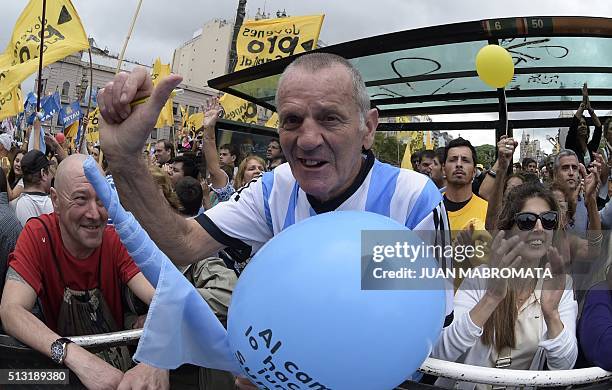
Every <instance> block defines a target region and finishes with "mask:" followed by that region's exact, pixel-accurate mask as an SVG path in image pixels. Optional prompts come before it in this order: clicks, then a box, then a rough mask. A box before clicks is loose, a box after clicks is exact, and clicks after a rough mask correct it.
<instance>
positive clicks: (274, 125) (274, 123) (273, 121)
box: [266, 113, 278, 129]
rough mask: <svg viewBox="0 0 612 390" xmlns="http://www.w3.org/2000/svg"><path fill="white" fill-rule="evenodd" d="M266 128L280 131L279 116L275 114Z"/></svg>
mask: <svg viewBox="0 0 612 390" xmlns="http://www.w3.org/2000/svg"><path fill="white" fill-rule="evenodd" d="M266 127H271V128H273V129H278V114H277V113H274V114H272V116H271V117H270V119H268V121H267V122H266Z"/></svg>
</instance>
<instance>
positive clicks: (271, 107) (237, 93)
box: [223, 88, 582, 111]
mask: <svg viewBox="0 0 612 390" xmlns="http://www.w3.org/2000/svg"><path fill="white" fill-rule="evenodd" d="M223 92H227V93H229V94H230V95H234V96H236V97H239V98H241V99H244V100H247V101H249V102H253V103H255V104H257V105H258V106H261V107H263V108H267V109H268V110H272V111H276V107H275V106H274V105H272V104H270V103H266V102H265V101H263V100H260V99H255V98H254V97H252V96H249V95H247V94H245V93H242V92H240V91H236V90H235V89H232V88H227V89H224V90H223ZM580 93H582V92H580Z"/></svg>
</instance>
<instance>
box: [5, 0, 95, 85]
mask: <svg viewBox="0 0 612 390" xmlns="http://www.w3.org/2000/svg"><path fill="white" fill-rule="evenodd" d="M42 6H43V0H30V2H29V3H28V5H27V6H26V8H25V9H24V10H23V11H22V13H21V15H20V16H19V19H18V20H17V23H15V27H14V29H13V35H12V36H11V40H10V42H9V44H8V46H7V48H6V50H5V52H4V55H3V56H2V57H4V56H7V57H6V58H3V59H0V80H2V82H1V83H0V95H3V94H6V93H8V92H9V91H11V90H12V89H13V88H15V87H17V86H18V85H19V84H20V83H21V82H22V81H23V80H25V79H26V78H28V77H29V76H30V75H31V74H32V73H34V72H35V71H36V70H37V69H38V62H39V60H38V57H39V53H40V41H41V40H40V30H41V26H42ZM45 19H46V23H45V29H44V35H43V36H44V46H43V66H46V65H49V64H52V63H54V62H56V61H58V60H60V59H62V58H65V57H67V56H69V55H70V54H72V53H75V52H77V51H80V50H85V49H87V48H88V47H89V40H88V39H87V34H86V33H85V30H84V29H83V24H82V23H81V19H80V18H79V15H78V14H77V12H76V10H75V8H74V6H73V5H72V2H71V1H70V0H54V1H47V7H46V15H45Z"/></svg>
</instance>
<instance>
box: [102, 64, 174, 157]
mask: <svg viewBox="0 0 612 390" xmlns="http://www.w3.org/2000/svg"><path fill="white" fill-rule="evenodd" d="M181 81H182V77H181V76H178V75H174V74H171V75H170V76H168V77H165V78H163V79H162V80H160V82H159V83H158V84H157V86H156V87H153V82H152V81H151V75H149V73H148V72H147V70H146V69H145V68H143V67H138V68H136V69H134V70H133V71H132V72H131V73H125V72H121V73H119V74H117V75H116V76H115V78H114V79H113V81H111V82H109V83H108V84H106V86H105V87H104V88H103V89H102V90H101V91H100V93H99V94H98V106H99V108H100V114H101V115H102V121H101V122H100V143H101V145H102V148H103V150H104V153H105V154H106V155H107V157H108V159H109V162H111V163H112V161H113V160H118V159H120V158H124V157H128V156H132V157H139V156H140V153H141V151H142V149H143V147H144V144H145V141H146V139H147V138H148V137H149V134H150V133H151V130H153V128H154V126H155V123H156V122H157V118H158V117H159V112H160V111H161V109H162V107H163V106H164V104H166V101H167V100H168V97H169V96H170V93H171V92H172V90H173V89H174V88H175V87H176V86H177V85H178V84H179V83H180V82H181ZM146 97H149V98H148V99H147V101H146V102H144V103H142V104H137V105H134V106H132V105H131V103H132V102H134V101H136V100H138V99H142V98H146ZM114 156H117V157H114Z"/></svg>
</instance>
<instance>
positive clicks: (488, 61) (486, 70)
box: [476, 45, 514, 88]
mask: <svg viewBox="0 0 612 390" xmlns="http://www.w3.org/2000/svg"><path fill="white" fill-rule="evenodd" d="M476 72H477V73H478V77H480V79H481V80H482V81H484V82H485V84H487V85H489V86H491V87H493V88H503V87H505V86H506V85H507V84H508V83H509V82H510V80H512V76H514V62H513V61H512V56H511V55H510V53H508V50H506V49H504V48H503V47H501V46H498V45H487V46H485V47H483V48H482V49H480V51H479V52H478V54H477V55H476Z"/></svg>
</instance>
